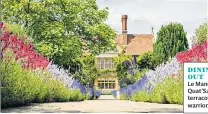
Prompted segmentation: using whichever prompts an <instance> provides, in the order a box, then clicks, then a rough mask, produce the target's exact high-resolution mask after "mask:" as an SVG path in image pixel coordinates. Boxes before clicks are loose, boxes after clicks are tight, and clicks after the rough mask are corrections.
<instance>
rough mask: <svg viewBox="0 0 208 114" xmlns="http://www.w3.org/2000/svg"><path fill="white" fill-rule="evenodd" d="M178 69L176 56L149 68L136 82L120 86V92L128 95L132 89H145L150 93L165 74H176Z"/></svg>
mask: <svg viewBox="0 0 208 114" xmlns="http://www.w3.org/2000/svg"><path fill="white" fill-rule="evenodd" d="M179 69H180V64H179V62H178V61H177V59H176V58H173V59H172V60H171V61H169V62H167V63H166V64H161V65H159V66H157V67H156V68H155V70H154V71H153V70H149V71H148V72H146V73H145V74H144V76H142V77H141V79H140V80H138V81H137V82H136V83H134V84H131V85H128V86H127V87H123V88H121V93H126V94H128V95H129V96H130V97H131V95H132V93H133V92H134V91H141V90H143V89H145V90H146V91H147V93H150V92H151V91H152V89H153V88H154V87H155V85H156V84H157V83H159V82H161V81H163V80H164V79H165V78H166V77H167V76H169V75H171V74H177V72H178V70H179Z"/></svg>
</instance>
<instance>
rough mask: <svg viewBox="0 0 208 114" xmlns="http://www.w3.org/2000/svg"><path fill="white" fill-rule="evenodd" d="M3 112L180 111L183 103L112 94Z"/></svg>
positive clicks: (3, 110)
mask: <svg viewBox="0 0 208 114" xmlns="http://www.w3.org/2000/svg"><path fill="white" fill-rule="evenodd" d="M1 112H4V113H43V112H44V113H81V112H83V113H94V112H97V113H100V112H111V113H117V112H126V113H154V112H155V113H182V112H183V105H176V104H157V103H144V102H133V101H128V100H116V99H114V98H113V96H107V95H105V96H103V95H102V96H100V98H99V99H98V100H85V101H81V102H63V103H60V102H59V103H57V102H56V103H41V104H32V105H31V106H24V107H18V108H10V109H2V110H1Z"/></svg>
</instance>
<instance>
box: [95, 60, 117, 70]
mask: <svg viewBox="0 0 208 114" xmlns="http://www.w3.org/2000/svg"><path fill="white" fill-rule="evenodd" d="M98 68H99V69H112V68H113V60H112V59H98Z"/></svg>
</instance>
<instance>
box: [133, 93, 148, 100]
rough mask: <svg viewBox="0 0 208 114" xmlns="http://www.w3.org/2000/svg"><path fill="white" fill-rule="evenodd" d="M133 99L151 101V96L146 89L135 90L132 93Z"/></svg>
mask: <svg viewBox="0 0 208 114" xmlns="http://www.w3.org/2000/svg"><path fill="white" fill-rule="evenodd" d="M132 100H133V101H142V102H147V101H149V96H148V94H147V92H146V91H145V90H142V91H139V92H138V91H135V92H134V93H133V95H132Z"/></svg>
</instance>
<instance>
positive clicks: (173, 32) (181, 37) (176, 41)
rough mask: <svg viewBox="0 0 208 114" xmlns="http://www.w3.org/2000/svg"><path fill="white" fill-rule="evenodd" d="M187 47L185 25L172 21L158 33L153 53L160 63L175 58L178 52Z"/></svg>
mask: <svg viewBox="0 0 208 114" xmlns="http://www.w3.org/2000/svg"><path fill="white" fill-rule="evenodd" d="M187 49H188V41H187V38H186V32H185V31H184V29H183V25H181V24H179V23H170V24H168V25H165V26H162V27H161V29H160V30H159V32H158V33H157V39H156V42H155V44H154V49H153V50H154V52H153V53H154V56H155V58H157V61H158V63H157V64H160V63H162V62H166V61H168V60H169V59H170V58H173V57H174V56H175V55H176V53H177V52H180V51H184V50H187Z"/></svg>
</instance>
